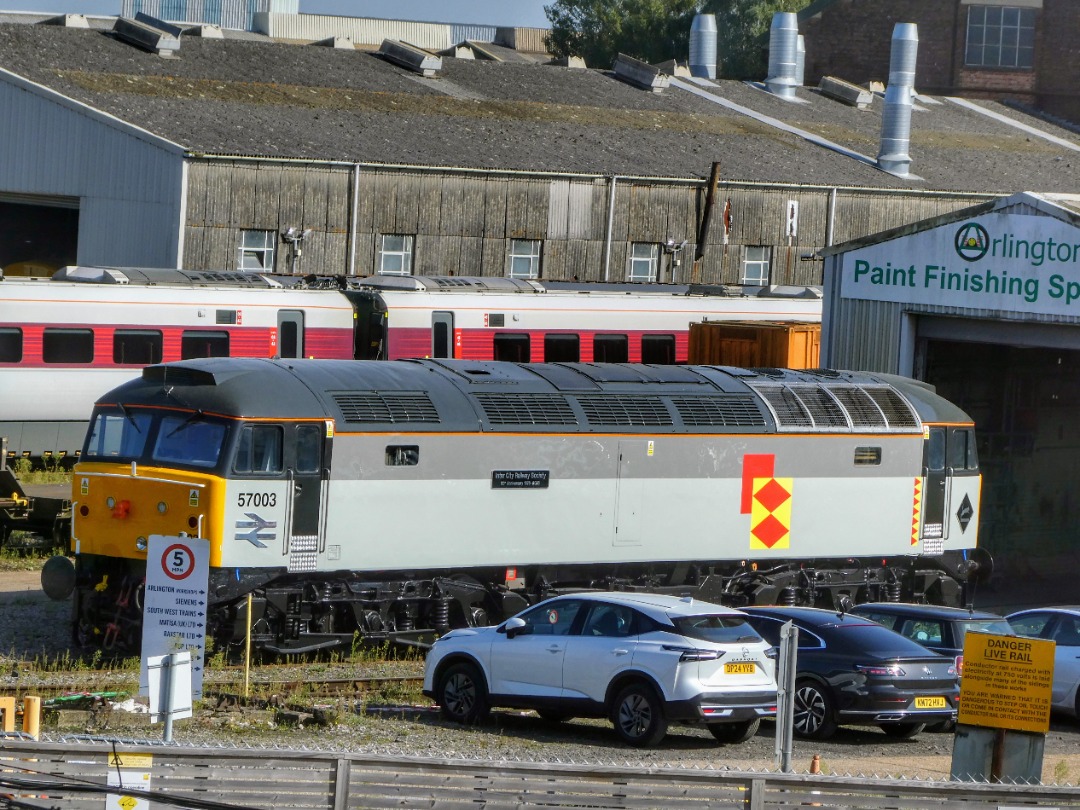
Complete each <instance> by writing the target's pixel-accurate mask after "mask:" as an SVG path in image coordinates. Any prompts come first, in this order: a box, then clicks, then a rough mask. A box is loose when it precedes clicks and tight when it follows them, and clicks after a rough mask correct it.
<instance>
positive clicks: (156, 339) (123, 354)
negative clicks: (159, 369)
mask: <svg viewBox="0 0 1080 810" xmlns="http://www.w3.org/2000/svg"><path fill="white" fill-rule="evenodd" d="M161 346H162V342H161V332H158V331H157V330H154V329H117V330H116V331H115V332H113V362H114V363H119V364H128V363H130V364H134V365H140V366H150V365H153V364H154V363H160V362H161Z"/></svg>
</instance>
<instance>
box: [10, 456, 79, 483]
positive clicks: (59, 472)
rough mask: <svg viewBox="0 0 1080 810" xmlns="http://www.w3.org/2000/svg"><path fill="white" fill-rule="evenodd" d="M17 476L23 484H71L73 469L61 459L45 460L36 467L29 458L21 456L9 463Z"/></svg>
mask: <svg viewBox="0 0 1080 810" xmlns="http://www.w3.org/2000/svg"><path fill="white" fill-rule="evenodd" d="M8 467H9V468H10V469H11V471H12V472H13V473H15V477H16V478H18V479H19V482H20V483H23V484H69V483H71V470H69V469H66V468H65V467H64V466H63V465H62V464H61V463H60V462H59V461H45V462H43V466H39V467H35V466H34V464H33V463H32V462H31V461H30V459H28V458H19V459H16V460H15V461H13V462H12V463H11V464H9V465H8Z"/></svg>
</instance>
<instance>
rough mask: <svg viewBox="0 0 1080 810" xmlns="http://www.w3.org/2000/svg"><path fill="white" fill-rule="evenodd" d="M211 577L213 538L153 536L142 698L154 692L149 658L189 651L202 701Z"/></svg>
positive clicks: (193, 686) (148, 565)
mask: <svg viewBox="0 0 1080 810" xmlns="http://www.w3.org/2000/svg"><path fill="white" fill-rule="evenodd" d="M209 575H210V541H209V540H206V539H204V538H199V537H166V536H164V535H160V534H152V535H150V541H149V546H148V552H147V557H146V593H145V596H144V597H143V636H142V671H141V673H140V676H139V694H142V695H149V694H150V679H149V674H148V667H147V659H149V658H151V657H155V656H160V655H168V654H169V653H175V652H185V651H186V652H189V653H191V693H192V697H193V698H194V699H198V698H201V697H202V679H203V657H204V654H205V652H206V587H207V581H208V579H209Z"/></svg>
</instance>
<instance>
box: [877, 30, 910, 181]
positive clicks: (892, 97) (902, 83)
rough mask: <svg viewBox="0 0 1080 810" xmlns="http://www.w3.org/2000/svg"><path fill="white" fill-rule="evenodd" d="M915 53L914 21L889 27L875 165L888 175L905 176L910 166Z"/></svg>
mask: <svg viewBox="0 0 1080 810" xmlns="http://www.w3.org/2000/svg"><path fill="white" fill-rule="evenodd" d="M918 52H919V29H918V26H916V25H915V23H897V24H896V25H895V26H894V27H893V35H892V51H891V52H890V54H889V86H888V87H886V88H885V110H884V113H883V114H882V119H881V149H880V151H879V152H878V156H877V162H878V167H879V168H881V169H883V170H884V171H887V172H889V173H890V174H895V175H897V176H899V177H907V175H908V171H909V170H910V168H911V156H910V155H909V154H908V146H909V144H910V142H911V96H912V95H913V93H914V92H915V59H916V56H917V55H918Z"/></svg>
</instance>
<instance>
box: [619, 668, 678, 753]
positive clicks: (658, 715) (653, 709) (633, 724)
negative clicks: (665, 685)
mask: <svg viewBox="0 0 1080 810" xmlns="http://www.w3.org/2000/svg"><path fill="white" fill-rule="evenodd" d="M611 722H612V723H613V724H614V725H615V731H616V732H617V733H618V735H619V736H620V737H622V739H623V742H625V743H627V744H628V745H633V746H637V747H646V746H652V745H656V744H657V743H659V742H660V740H662V739H664V735H665V734H667V718H666V717H664V707H663V706H662V705H661V703H660V698H658V697H657V696H656V692H655V691H654V690H653V688H652V687H651V686H649V685H648V684H644V683H632V684H630V685H629V686H627V687H626V688H625V689H623V690H622V691H621V692H619V696H618V697H617V698H615V704H614V710H613V711H612V713H611Z"/></svg>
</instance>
